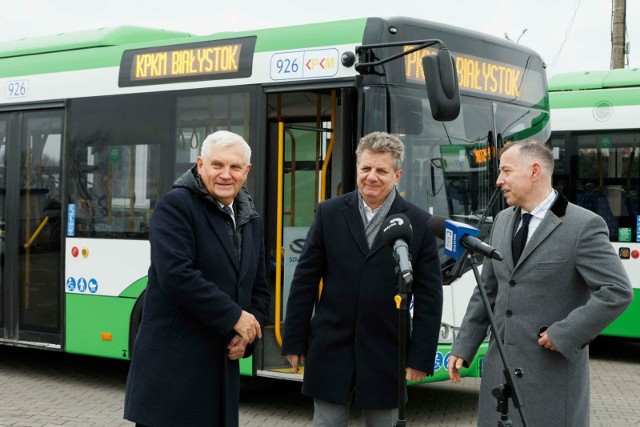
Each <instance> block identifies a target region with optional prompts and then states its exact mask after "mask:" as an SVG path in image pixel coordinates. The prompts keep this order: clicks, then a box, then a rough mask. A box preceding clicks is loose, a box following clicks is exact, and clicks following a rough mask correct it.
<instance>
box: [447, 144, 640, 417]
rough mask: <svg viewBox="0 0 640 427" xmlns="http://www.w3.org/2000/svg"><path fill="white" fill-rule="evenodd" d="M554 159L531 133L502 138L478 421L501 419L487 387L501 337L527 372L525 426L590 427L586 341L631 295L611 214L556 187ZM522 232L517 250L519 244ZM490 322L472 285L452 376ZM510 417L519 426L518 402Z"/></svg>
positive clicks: (487, 266) (456, 377) (487, 270)
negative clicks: (491, 329) (499, 206)
mask: <svg viewBox="0 0 640 427" xmlns="http://www.w3.org/2000/svg"><path fill="white" fill-rule="evenodd" d="M553 166H554V162H553V155H552V153H551V150H550V149H549V147H548V146H547V145H546V144H544V143H541V142H537V141H531V140H527V141H521V142H518V143H512V144H510V145H508V146H506V147H505V149H504V150H503V152H502V156H501V158H500V175H499V176H498V180H497V183H496V184H497V185H498V186H499V187H500V188H501V190H502V193H503V195H504V197H505V200H506V202H507V204H508V205H509V206H510V207H509V208H507V209H505V210H503V211H502V212H500V213H499V214H498V215H497V216H496V218H495V221H494V224H493V230H492V232H491V245H492V246H493V247H494V248H495V249H496V250H498V251H500V252H501V253H502V254H503V255H504V260H503V261H494V260H491V259H485V260H484V264H483V271H482V278H483V282H484V286H485V289H486V291H487V296H488V298H489V301H490V303H491V306H492V308H493V315H494V317H495V322H496V326H497V329H498V330H497V331H495V334H493V335H492V336H491V342H490V344H489V349H488V351H487V354H486V357H485V360H484V370H483V378H482V384H481V390H480V406H479V416H478V425H479V426H491V427H493V426H496V425H497V424H498V421H499V419H500V413H499V412H497V410H496V403H497V401H496V399H495V397H494V396H493V395H492V393H491V391H492V389H493V388H494V387H496V386H497V385H499V384H502V383H505V378H504V375H503V365H502V361H501V359H500V355H499V353H498V349H497V347H496V345H495V342H494V341H495V340H496V339H499V340H501V342H502V343H503V346H504V349H505V355H506V359H507V362H508V364H509V366H510V368H511V370H512V371H513V370H514V369H516V368H520V369H522V371H523V372H524V375H523V376H522V378H517V379H516V381H517V382H518V387H519V389H520V393H521V394H520V395H519V397H520V398H521V399H522V400H523V402H524V403H525V406H524V407H523V411H524V413H525V417H526V420H527V424H528V425H529V426H547V425H549V426H551V425H553V426H572V427H576V426H587V425H589V342H591V340H593V339H594V338H595V337H596V336H597V335H598V334H599V333H600V332H601V331H602V330H603V329H604V328H605V327H606V326H607V325H609V324H610V323H611V322H612V321H613V320H614V319H615V318H616V317H617V316H619V315H620V314H621V313H622V312H623V311H624V310H625V308H626V307H627V306H628V305H629V304H630V303H631V300H632V298H633V294H632V290H631V284H630V282H629V278H628V276H627V274H626V272H625V270H624V268H623V266H622V263H621V261H620V259H619V258H618V255H617V254H616V253H615V251H614V249H613V247H612V246H611V243H610V242H609V232H608V229H607V225H606V223H605V221H604V220H603V219H602V218H601V217H600V216H598V215H596V214H595V213H593V212H591V211H588V210H586V209H583V208H581V207H579V206H576V205H574V204H571V203H569V202H568V201H567V200H566V199H565V197H564V196H563V195H562V194H560V193H558V192H557V191H555V190H554V189H553V188H552V186H551V179H552V175H553ZM527 216H528V218H527V219H526V220H524V218H525V217H527ZM521 218H522V220H521ZM523 220H524V221H523ZM523 222H524V223H528V224H526V225H524V224H523ZM527 226H528V232H526V231H525V230H526V229H527ZM519 229H522V232H520V233H518V231H519ZM523 234H524V237H523V238H522V246H523V247H524V249H523V250H522V252H521V255H520V247H514V246H516V245H515V242H516V241H518V240H519V237H520V235H523ZM518 258H519V259H518ZM516 259H518V260H517V261H515V260H516ZM488 326H489V318H488V315H487V313H486V310H485V308H484V305H483V303H482V299H481V297H480V293H479V291H478V290H477V289H476V291H475V292H474V294H473V296H472V298H471V301H470V302H469V306H468V308H467V312H466V314H465V317H464V319H463V322H462V325H461V327H460V331H459V334H458V337H457V339H456V341H455V343H454V345H453V348H452V350H451V356H450V359H449V376H450V377H451V379H452V380H453V381H454V382H459V381H460V373H459V370H460V368H461V367H462V366H466V365H467V363H468V362H470V361H471V360H472V359H473V357H474V355H475V353H476V351H477V349H478V347H479V346H480V344H481V343H482V341H483V340H484V339H485V337H486V335H487V328H488ZM508 416H509V419H510V420H511V421H512V422H513V425H514V426H518V425H521V420H520V416H519V414H518V411H517V410H516V408H515V407H514V406H513V404H512V402H509V414H508Z"/></svg>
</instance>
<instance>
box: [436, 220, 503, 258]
mask: <svg viewBox="0 0 640 427" xmlns="http://www.w3.org/2000/svg"><path fill="white" fill-rule="evenodd" d="M427 228H428V229H429V231H431V232H432V233H433V234H435V236H436V237H438V238H440V239H442V240H444V254H445V255H448V256H450V257H451V258H453V259H458V258H460V257H461V256H462V254H463V253H464V249H468V250H470V251H471V252H475V253H478V254H480V255H484V256H485V257H487V258H492V259H495V260H498V261H502V258H503V257H502V254H501V253H500V252H498V251H497V250H495V249H494V248H493V247H491V246H489V245H488V244H486V243H485V242H483V241H482V240H480V239H478V238H476V236H477V235H478V234H480V230H478V229H477V228H474V227H471V226H470V225H467V224H464V223H461V222H456V221H451V220H449V219H446V218H445V217H442V216H437V215H434V216H432V217H431V218H429V221H427ZM463 248H464V249H463Z"/></svg>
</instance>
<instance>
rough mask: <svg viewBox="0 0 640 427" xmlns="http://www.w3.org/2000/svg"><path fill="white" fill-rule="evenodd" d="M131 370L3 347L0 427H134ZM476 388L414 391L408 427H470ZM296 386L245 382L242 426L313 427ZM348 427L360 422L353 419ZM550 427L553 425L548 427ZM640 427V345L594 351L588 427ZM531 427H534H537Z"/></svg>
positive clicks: (602, 344) (611, 342) (610, 343)
mask: <svg viewBox="0 0 640 427" xmlns="http://www.w3.org/2000/svg"><path fill="white" fill-rule="evenodd" d="M127 368H128V364H127V363H126V362H122V361H117V360H105V359H96V358H91V357H82V356H76V355H68V354H60V353H54V352H46V351H42V350H32V349H21V348H13V347H0V426H32V427H36V426H37V427H40V426H82V427H84V426H105V427H109V426H128V427H131V426H133V424H132V423H129V422H126V421H123V420H122V404H123V398H124V384H125V379H126V375H127ZM478 389H479V380H477V379H468V378H467V379H465V380H463V383H462V384H457V385H456V384H452V383H451V382H443V383H438V384H431V385H425V386H421V387H411V388H410V389H409V399H410V401H409V404H408V405H407V407H406V419H407V426H447V427H454V426H473V425H475V420H476V407H477V393H478ZM299 391H300V383H291V382H286V381H279V380H267V379H261V378H257V379H248V380H246V381H243V389H242V392H241V404H240V425H241V426H251V427H258V426H261V427H262V426H264V427H268V426H311V417H312V413H313V405H312V402H311V401H310V400H309V399H307V398H305V397H303V396H301V395H300V393H299ZM350 425H353V426H359V425H361V420H360V419H359V416H358V414H357V413H355V412H354V413H352V417H351V422H350ZM549 425H550V426H552V425H553V422H552V421H551V422H550V423H549ZM634 425H639V426H640V342H631V341H624V340H616V339H603V338H599V339H597V340H596V341H595V342H594V343H593V344H592V346H591V426H592V427H605V426H606V427H610V426H634ZM534 427H535V426H534Z"/></svg>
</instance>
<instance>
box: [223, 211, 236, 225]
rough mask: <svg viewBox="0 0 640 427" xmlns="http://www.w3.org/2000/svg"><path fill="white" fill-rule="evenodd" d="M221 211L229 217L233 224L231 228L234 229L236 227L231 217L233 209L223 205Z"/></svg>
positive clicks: (234, 220)
mask: <svg viewBox="0 0 640 427" xmlns="http://www.w3.org/2000/svg"><path fill="white" fill-rule="evenodd" d="M222 210H223V211H225V213H226V214H227V215H229V216H230V217H231V221H232V222H233V228H235V227H236V219H235V218H234V217H233V209H231V206H228V205H224V206H223V207H222Z"/></svg>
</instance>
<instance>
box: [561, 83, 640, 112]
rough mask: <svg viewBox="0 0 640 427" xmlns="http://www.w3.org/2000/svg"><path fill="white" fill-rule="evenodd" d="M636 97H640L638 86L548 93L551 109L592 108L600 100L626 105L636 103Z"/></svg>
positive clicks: (619, 105)
mask: <svg viewBox="0 0 640 427" xmlns="http://www.w3.org/2000/svg"><path fill="white" fill-rule="evenodd" d="M605 92H606V93H605ZM638 99H640V87H628V88H624V89H607V90H606V91H605V90H603V89H601V90H580V91H565V92H550V93H549V103H550V104H551V109H560V108H593V107H595V106H596V104H599V103H601V102H602V101H608V102H610V103H611V105H612V106H614V107H626V106H634V105H638ZM552 114H553V113H552Z"/></svg>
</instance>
